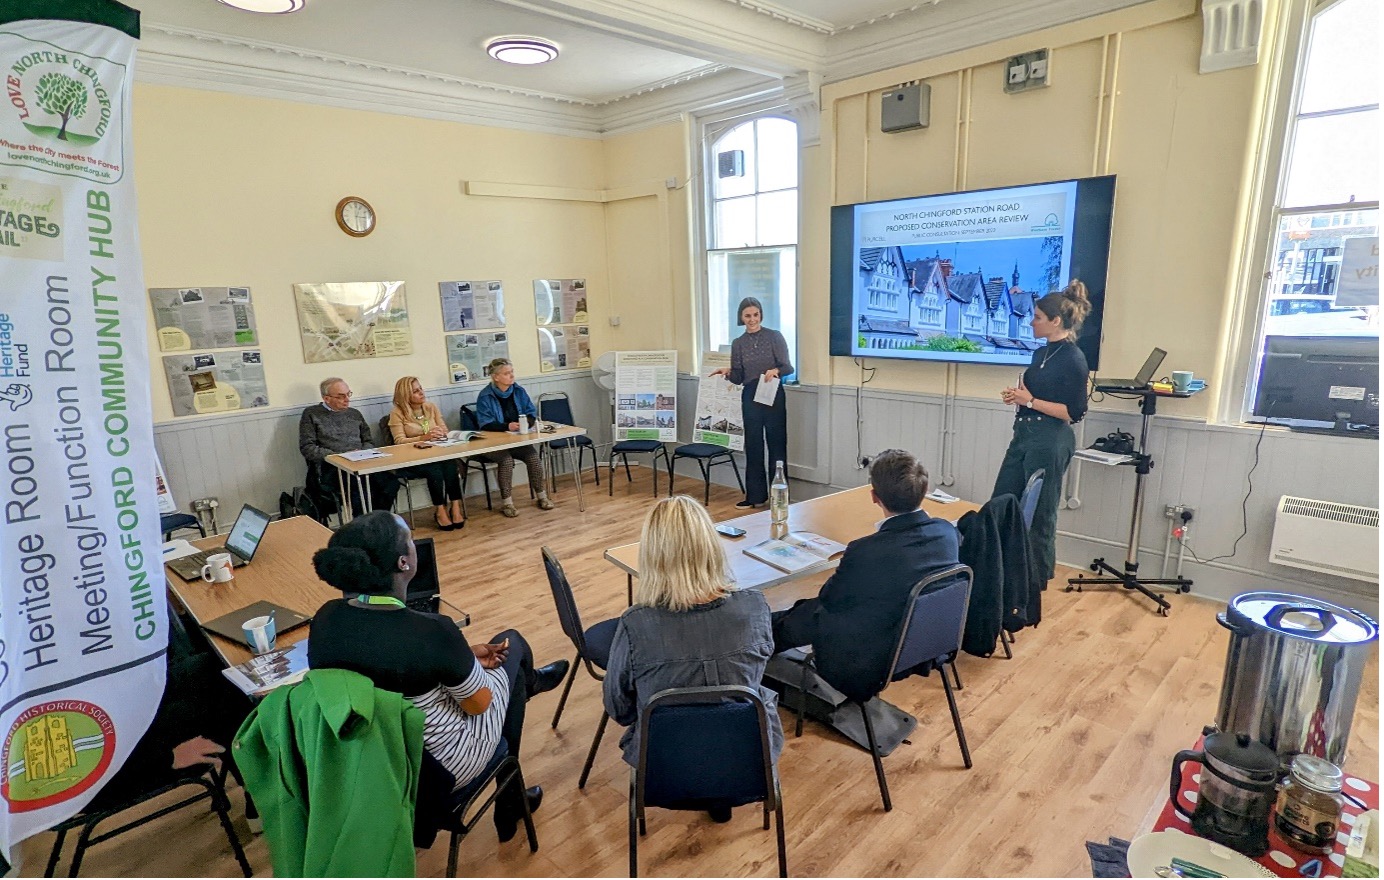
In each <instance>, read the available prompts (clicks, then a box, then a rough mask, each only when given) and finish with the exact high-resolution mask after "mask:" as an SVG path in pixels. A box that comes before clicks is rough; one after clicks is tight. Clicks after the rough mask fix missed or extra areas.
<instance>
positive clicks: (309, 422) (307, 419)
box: [298, 376, 400, 515]
mask: <svg viewBox="0 0 1384 880" xmlns="http://www.w3.org/2000/svg"><path fill="white" fill-rule="evenodd" d="M319 390H320V391H321V392H322V402H321V403H320V404H319V403H314V404H313V405H312V406H310V407H308V408H307V409H305V410H303V415H302V417H300V418H299V419H298V451H299V452H301V453H302V454H303V458H304V459H305V460H306V461H307V463H308V489H309V492H313V491H314V490H315V491H316V492H318V493H321V492H322V491H324V490H325V491H326V492H328V493H330V494H332V495H335V494H336V491H337V490H336V489H334V488H333V487H332V485H331V483H332V482H334V480H333V481H328V482H327V485H325V486H323V485H321V483H322V482H323V479H322V478H323V476H324V475H325V474H326V473H327V472H328V471H329V470H331V469H332V468H331V466H330V465H328V464H326V460H327V456H329V455H333V454H338V453H342V452H356V451H358V450H361V449H372V448H374V446H375V438H374V437H373V436H372V435H371V433H370V425H369V424H367V423H366V421H365V416H363V415H361V414H360V410H358V409H355V408H354V407H352V406H351V386H350V385H347V384H346V380H345V379H340V378H337V377H336V376H333V377H331V378H330V379H323V380H322V382H321V383H320V385H319ZM314 469H316V473H314ZM332 476H333V477H335V476H336V475H335V474H333V475H332ZM366 479H367V480H369V481H370V501H371V507H372V508H373V509H374V510H390V509H392V508H393V507H394V499H395V496H397V495H398V494H399V486H400V483H399V477H398V475H397V474H395V473H394V472H393V471H382V472H380V473H378V474H370V475H369V476H367V477H366ZM348 482H349V484H350V486H351V511H352V512H353V513H355V514H357V515H359V514H360V512H361V499H360V490H359V489H357V488H356V481H355V480H349V481H348ZM314 483H315V484H317V485H315V486H314V485H313V484H314ZM313 500H314V501H317V499H316V498H314V499H313Z"/></svg>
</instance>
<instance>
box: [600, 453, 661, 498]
mask: <svg viewBox="0 0 1384 880" xmlns="http://www.w3.org/2000/svg"><path fill="white" fill-rule="evenodd" d="M646 452H647V453H650V454H651V456H652V457H651V458H650V460H649V470H651V471H653V474H654V497H655V498H657V497H658V459H659V456H662V457H663V461H664V462H665V463H667V464H668V466H669V467H671V466H672V463H671V461H670V460H669V458H668V447H666V446H664V445H663V442H662V441H660V440H620V441H617V442H616V443H614V444H612V445H611V447H610V458H609V459H608V460H607V465H608V467H609V469H610V473H609V474H608V475H607V477H608V479H609V480H610V483H609V484H608V485H607V486H606V489H607V490H608V491H609V494H610V495H611V497H614V495H615V456H617V455H618V456H620V460H621V461H623V462H624V463H625V479H626V480H628V481H630V482H631V483H633V482H634V477H633V476H631V475H630V456H631V455H639V454H642V453H646Z"/></svg>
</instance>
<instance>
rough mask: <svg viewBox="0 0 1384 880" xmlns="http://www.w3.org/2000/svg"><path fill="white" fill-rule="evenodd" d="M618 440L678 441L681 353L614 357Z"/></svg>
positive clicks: (639, 352) (633, 353)
mask: <svg viewBox="0 0 1384 880" xmlns="http://www.w3.org/2000/svg"><path fill="white" fill-rule="evenodd" d="M615 439H616V440H662V441H670V440H677V439H678V353H677V352H676V351H621V352H617V353H616V355H615Z"/></svg>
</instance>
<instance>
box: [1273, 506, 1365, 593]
mask: <svg viewBox="0 0 1384 880" xmlns="http://www.w3.org/2000/svg"><path fill="white" fill-rule="evenodd" d="M1269 561H1270V562H1276V563H1278V564H1279V565H1291V566H1294V567H1296V568H1308V569H1311V570H1313V571H1322V572H1326V573H1327V574H1334V575H1339V576H1341V577H1348V578H1353V579H1355V580H1358V581H1373V582H1374V583H1378V582H1379V509H1378V508H1376V507H1361V506H1360V505H1358V504H1338V503H1336V502H1334V501H1314V500H1313V499H1311V498H1298V497H1296V496H1294V495H1284V496H1283V497H1282V498H1279V499H1278V512H1277V514H1276V515H1275V517H1274V523H1273V544H1272V545H1271V546H1270V547H1269Z"/></svg>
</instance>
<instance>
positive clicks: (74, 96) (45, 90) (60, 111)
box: [34, 71, 87, 141]
mask: <svg viewBox="0 0 1384 880" xmlns="http://www.w3.org/2000/svg"><path fill="white" fill-rule="evenodd" d="M34 98H35V103H36V104H38V106H39V108H40V109H42V110H43V111H44V112H46V113H51V114H53V115H54V116H56V117H58V118H59V119H61V120H62V127H61V128H59V129H58V140H60V141H65V140H67V124H68V122H70V121H71V120H73V119H81V118H82V116H84V115H85V114H86V111H87V88H86V86H85V85H83V84H82V83H81V82H80V81H79V80H75V79H73V78H72V77H70V76H68V75H67V74H65V73H58V72H56V71H53V72H49V73H45V74H44V75H43V76H42V77H40V78H39V81H38V89H37V90H36V91H35V92H34Z"/></svg>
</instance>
